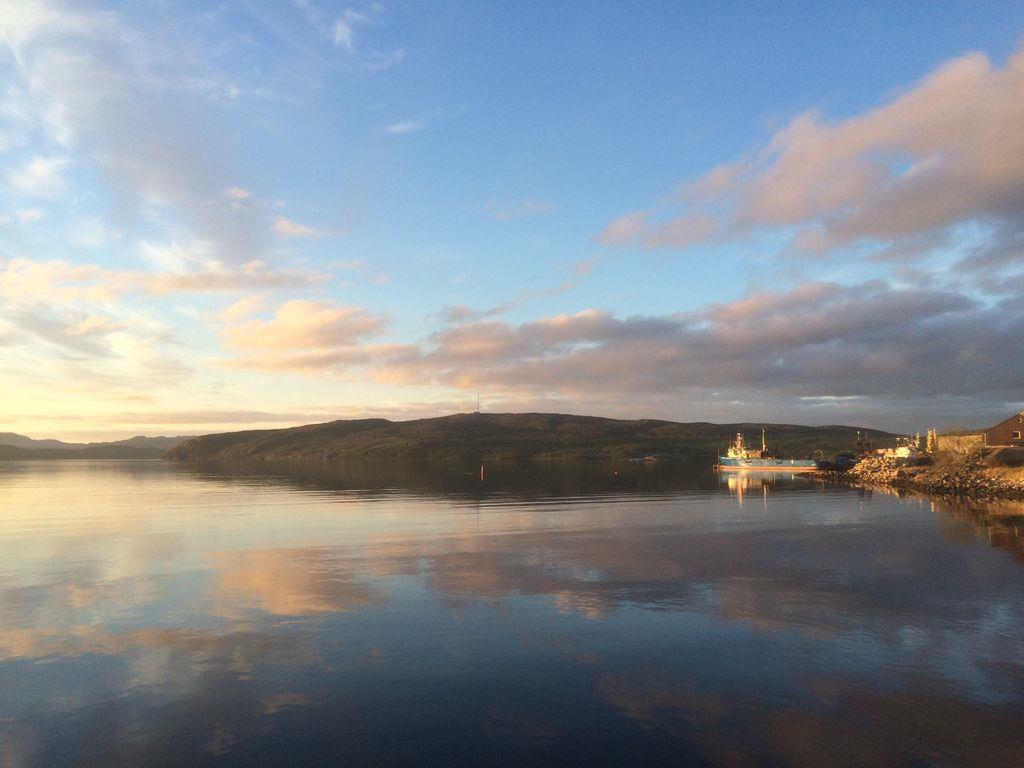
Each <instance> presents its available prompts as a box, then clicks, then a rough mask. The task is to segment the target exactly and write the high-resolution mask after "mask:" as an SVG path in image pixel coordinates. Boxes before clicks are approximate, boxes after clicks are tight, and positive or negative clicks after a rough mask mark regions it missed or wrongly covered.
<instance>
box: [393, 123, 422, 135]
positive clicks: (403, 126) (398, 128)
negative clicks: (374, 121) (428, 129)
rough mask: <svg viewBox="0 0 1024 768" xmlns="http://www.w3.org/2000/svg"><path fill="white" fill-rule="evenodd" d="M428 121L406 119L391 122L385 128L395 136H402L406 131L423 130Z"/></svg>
mask: <svg viewBox="0 0 1024 768" xmlns="http://www.w3.org/2000/svg"><path fill="white" fill-rule="evenodd" d="M425 125H426V123H424V122H423V121H422V120H405V121H403V122H398V123H391V124H390V125H389V126H388V127H387V128H385V129H384V130H385V131H387V132H388V133H390V134H392V135H394V136H401V135H402V134H404V133H415V132H416V131H421V130H423V128H424V127H425Z"/></svg>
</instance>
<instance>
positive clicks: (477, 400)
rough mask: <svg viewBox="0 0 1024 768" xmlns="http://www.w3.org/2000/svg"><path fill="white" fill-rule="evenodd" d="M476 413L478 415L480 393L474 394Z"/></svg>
mask: <svg viewBox="0 0 1024 768" xmlns="http://www.w3.org/2000/svg"><path fill="white" fill-rule="evenodd" d="M476 412H477V413H480V393H479V392H477V393H476Z"/></svg>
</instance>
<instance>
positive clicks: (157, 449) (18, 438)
mask: <svg viewBox="0 0 1024 768" xmlns="http://www.w3.org/2000/svg"><path fill="white" fill-rule="evenodd" d="M189 439H191V438H190V436H189V435H183V436H180V437H162V436H161V437H145V436H143V435H137V436H135V437H129V438H127V439H126V440H115V441H112V442H108V443H65V442H64V441H63V440H34V439H32V438H31V437H26V436H25V435H19V434H16V433H14V432H0V459H158V458H160V457H161V456H163V455H164V453H166V451H167V450H168V449H169V448H173V447H174V446H176V445H178V444H179V443H181V442H183V441H185V440H189Z"/></svg>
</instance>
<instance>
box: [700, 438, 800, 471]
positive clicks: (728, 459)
mask: <svg viewBox="0 0 1024 768" xmlns="http://www.w3.org/2000/svg"><path fill="white" fill-rule="evenodd" d="M817 468H818V465H817V463H816V462H815V461H814V459H777V458H775V457H774V456H772V455H771V454H769V453H768V446H767V445H766V444H765V439H764V431H763V430H762V432H761V450H759V451H758V450H755V449H753V448H747V446H746V445H745V444H744V442H743V433H742V432H737V433H736V439H735V440H734V441H733V443H732V445H730V446H729V449H728V450H727V451H726V452H725V456H719V457H718V466H716V467H715V469H717V470H719V471H720V472H745V471H751V470H752V471H756V472H813V471H814V470H815V469H817Z"/></svg>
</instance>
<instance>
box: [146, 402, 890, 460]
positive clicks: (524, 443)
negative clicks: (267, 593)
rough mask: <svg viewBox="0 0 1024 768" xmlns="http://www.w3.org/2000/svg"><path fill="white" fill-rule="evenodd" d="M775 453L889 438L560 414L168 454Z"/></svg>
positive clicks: (401, 426)
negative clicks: (729, 449) (760, 446)
mask: <svg viewBox="0 0 1024 768" xmlns="http://www.w3.org/2000/svg"><path fill="white" fill-rule="evenodd" d="M762 428H764V429H765V430H766V433H767V439H768V447H769V449H771V450H772V451H773V452H774V453H775V454H776V455H778V456H784V457H797V458H802V457H805V456H810V455H812V454H814V453H815V452H817V451H821V452H823V453H824V454H825V455H829V456H831V455H833V454H835V453H837V452H840V451H848V450H852V449H853V447H854V441H855V439H856V434H857V432H858V430H859V431H860V432H861V433H863V434H866V435H868V436H869V437H870V438H871V439H872V440H873V441H876V442H878V443H880V444H887V443H891V442H892V440H893V439H894V438H895V437H896V436H895V435H893V434H889V433H887V432H881V431H878V430H871V429H864V428H862V427H849V426H839V425H830V426H823V427H806V426H798V425H793V424H760V423H757V424H755V423H742V424H711V423H708V422H696V423H690V424H684V423H678V422H672V421H658V420H653V419H640V420H633V421H626V420H619V419H605V418H599V417H595V416H572V415H566V414H558V413H463V414H456V415H453V416H442V417H438V418H431V419H416V420H413V421H397V422H396V421H388V420H387V419H357V420H350V421H332V422H328V423H326V424H310V425H307V426H303V427H292V428H290V429H261V430H250V431H245V432H226V433H222V434H215V435H204V436H202V437H194V438H192V439H190V440H187V441H185V442H182V443H180V444H179V445H177V446H175V447H173V448H171V449H170V450H169V451H168V452H167V454H166V458H167V459H171V460H176V461H207V460H216V461H225V460H226V461H238V460H242V461H245V460H254V459H255V460H261V461H264V460H265V461H336V460H340V459H397V458H401V459H443V460H481V459H489V460H494V459H581V458H605V459H631V458H643V457H647V456H656V457H662V458H670V457H672V458H685V457H700V458H704V457H713V456H715V455H717V452H718V451H719V450H722V449H724V448H725V446H726V445H727V444H728V443H729V442H730V441H731V440H732V439H733V438H734V437H735V435H736V432H744V433H745V434H746V438H747V440H748V441H749V442H751V443H755V444H756V443H759V442H760V439H761V429H762Z"/></svg>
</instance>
